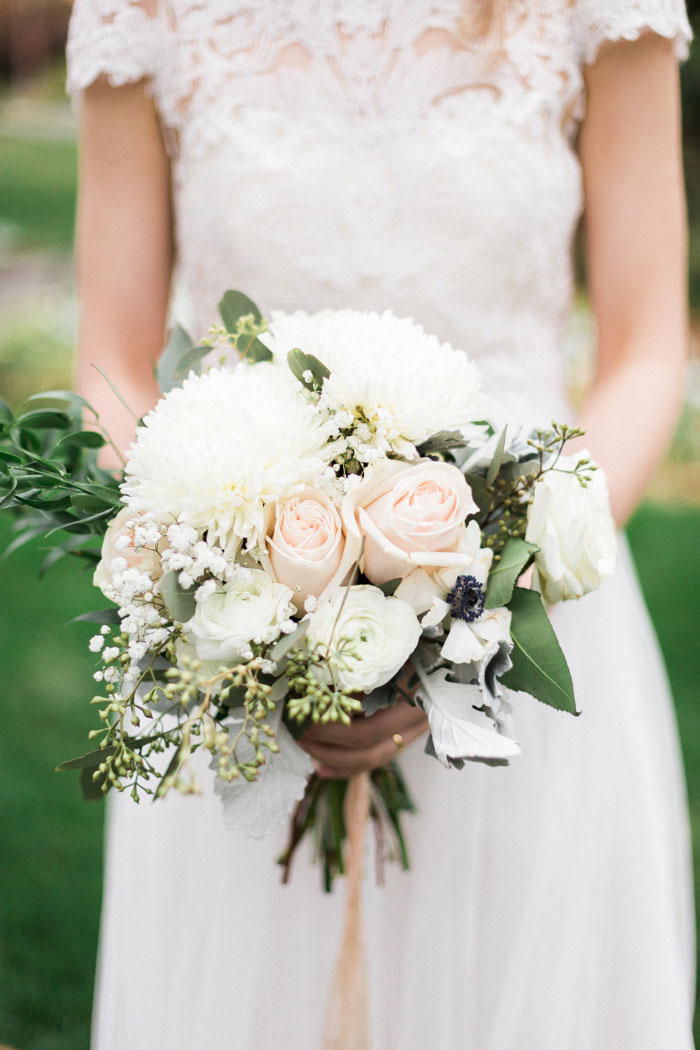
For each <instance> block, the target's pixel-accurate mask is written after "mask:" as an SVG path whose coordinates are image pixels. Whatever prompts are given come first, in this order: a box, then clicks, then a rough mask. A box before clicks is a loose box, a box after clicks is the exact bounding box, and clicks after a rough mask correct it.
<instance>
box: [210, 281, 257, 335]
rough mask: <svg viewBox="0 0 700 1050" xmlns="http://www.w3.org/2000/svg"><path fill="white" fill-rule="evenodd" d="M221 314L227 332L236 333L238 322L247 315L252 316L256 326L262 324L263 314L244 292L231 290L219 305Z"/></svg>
mask: <svg viewBox="0 0 700 1050" xmlns="http://www.w3.org/2000/svg"><path fill="white" fill-rule="evenodd" d="M219 314H220V315H221V320H222V321H223V322H224V327H225V328H226V331H227V332H232V333H233V332H235V331H236V326H237V324H238V321H239V320H240V318H241V317H245V316H246V315H247V314H252V315H253V319H254V321H255V323H256V324H260V323H261V322H262V314H261V313H260V310H259V309H258V307H257V306H256V305H255V303H254V302H253V300H252V299H249V298H248V296H247V295H244V294H243V292H237V291H234V290H230V291H228V292H226V293H225V295H224V297H223V299H222V300H221V302H220V303H219Z"/></svg>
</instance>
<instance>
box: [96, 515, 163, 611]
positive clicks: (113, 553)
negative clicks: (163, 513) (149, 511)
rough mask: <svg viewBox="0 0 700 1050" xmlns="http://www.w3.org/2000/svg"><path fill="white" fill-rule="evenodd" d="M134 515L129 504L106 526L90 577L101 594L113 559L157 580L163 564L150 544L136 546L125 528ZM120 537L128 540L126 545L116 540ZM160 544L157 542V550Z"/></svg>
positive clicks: (132, 537)
mask: <svg viewBox="0 0 700 1050" xmlns="http://www.w3.org/2000/svg"><path fill="white" fill-rule="evenodd" d="M138 517H139V515H138V513H137V512H136V511H134V510H132V509H131V508H130V507H123V508H122V509H121V510H120V511H119V513H118V514H117V516H116V517H115V518H114V520H113V521H111V522H110V523H109V525H108V526H107V531H106V532H105V534H104V537H103V540H102V558H101V560H100V561H99V562H98V564H97V568H96V569H95V574H94V576H93V578H92V582H93V584H94V585H95V587H99V589H100V590H101V591H102V593H103V594H105V587H107V588H109V587H111V585H112V562H113V561H114V559H115V558H124V560H125V561H126V564H127V567H128V568H129V569H140V570H141V571H142V572H147V573H148V574H149V576H150V577H151V579H152V580H157V579H160V576H161V575H162V572H163V567H162V564H161V560H160V555H159V554H158V551H156V550H153V549H152V548H150V547H137V546H136V543H135V541H134V530H133V528H131V529H130V528H127V524H128V522H133V521H137V520H138ZM123 537H126V538H127V539H128V541H129V542H128V544H127V545H126V546H124V545H123V544H122V543H121V542H120V541H121V540H122V538H123ZM118 543H119V546H117V544H118ZM162 546H163V544H162V543H161V549H162ZM106 596H107V597H109V596H108V595H106Z"/></svg>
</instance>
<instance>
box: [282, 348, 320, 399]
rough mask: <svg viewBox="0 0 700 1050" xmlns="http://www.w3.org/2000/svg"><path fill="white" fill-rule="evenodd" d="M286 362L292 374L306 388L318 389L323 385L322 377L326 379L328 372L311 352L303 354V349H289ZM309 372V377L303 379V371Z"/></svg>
mask: <svg viewBox="0 0 700 1050" xmlns="http://www.w3.org/2000/svg"><path fill="white" fill-rule="evenodd" d="M287 364H288V365H289V367H290V369H291V371H292V375H293V376H294V377H295V378H296V379H298V380H299V382H300V383H301V384H302V386H305V387H306V389H307V390H318V389H319V388H320V387H322V386H323V381H324V379H328V376H329V375H330V372H329V371H328V369H327V368H326V366H325V365H324V364H323V362H322V361H319V359H318V358H317V357H314V355H313V354H305V353H304V351H303V350H299V349H296V350H290V351H289V353H288V354H287ZM306 372H310V373H311V379H305V378H304V376H305V373H306Z"/></svg>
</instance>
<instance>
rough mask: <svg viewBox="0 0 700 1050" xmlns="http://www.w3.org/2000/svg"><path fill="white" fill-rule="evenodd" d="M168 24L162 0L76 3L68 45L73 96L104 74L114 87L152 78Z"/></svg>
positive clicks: (78, 0)
mask: <svg viewBox="0 0 700 1050" xmlns="http://www.w3.org/2000/svg"><path fill="white" fill-rule="evenodd" d="M165 20H166V11H165V6H164V3H163V0H74V4H73V10H72V12H71V19H70V26H69V31H68V42H67V47H66V58H67V70H68V80H67V89H68V92H69V94H72V95H77V94H79V93H80V92H81V91H82V90H83V89H84V88H86V87H88V86H89V85H90V84H91V83H92V82H93V81H95V80H97V79H98V77H101V76H102V77H106V78H107V79H108V80H109V81H110V83H112V84H114V85H115V86H120V85H123V84H128V83H132V82H134V81H137V80H141V79H143V78H154V77H155V76H156V74H157V71H158V67H159V63H160V55H161V53H162V46H163V28H164V26H165Z"/></svg>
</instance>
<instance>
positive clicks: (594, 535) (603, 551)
mask: <svg viewBox="0 0 700 1050" xmlns="http://www.w3.org/2000/svg"><path fill="white" fill-rule="evenodd" d="M585 457H588V452H585V451H582V452H579V453H578V455H576V456H561V457H560V458H559V461H558V463H557V467H556V468H555V469H554V470H550V471H547V473H546V474H544V475H543V476H542V478H540V480H539V481H538V482H537V484H536V485H535V493H534V497H533V500H532V502H531V504H530V506H529V507H528V512H527V531H526V533H525V539H526V540H528V541H529V542H530V543H536V544H537V545H538V547H539V548H540V550H539V552H538V554H536V555H535V581H536V583H537V585H538V587H539V589H540V591H541V593H542V595H543V597H544V598H545V599H546V600H547V601H548V602H551V603H554V602H560V601H567V600H568V599H569V598H580V597H581V596H582V595H583V594H587V593H588V592H589V591H593V590H595V589H596V588H597V587H599V586H600V584H601V581H602V580H604V579H608V578H609V577H610V576H612V574H613V572H614V569H615V550H616V537H615V526H614V524H613V519H612V514H611V512H610V500H609V497H608V486H607V483H606V480H605V475H604V473H603V471H602V470H600V469H598V470H596V471H594V472H593V476H592V478H591V481H590V482H589V484H588V485H587V486H586V487H585V488H584V486H583V485H581V483H580V482H579V480H578V478H577V477H576V475H575V474H573V473H571V471H573V469H574V467H575V466H576V464H577V462H578V461H579V460H580V459H583V458H585Z"/></svg>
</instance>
